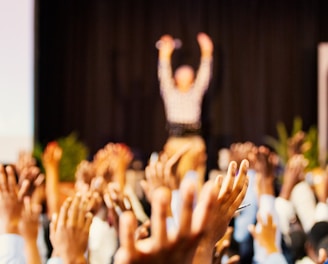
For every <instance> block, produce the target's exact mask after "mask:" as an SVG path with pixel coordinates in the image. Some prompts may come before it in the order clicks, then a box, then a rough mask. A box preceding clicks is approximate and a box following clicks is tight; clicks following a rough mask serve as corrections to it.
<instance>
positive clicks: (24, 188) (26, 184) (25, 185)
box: [17, 179, 31, 200]
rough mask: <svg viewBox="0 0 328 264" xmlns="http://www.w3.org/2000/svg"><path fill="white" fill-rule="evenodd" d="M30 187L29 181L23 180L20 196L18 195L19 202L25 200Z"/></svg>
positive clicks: (19, 191)
mask: <svg viewBox="0 0 328 264" xmlns="http://www.w3.org/2000/svg"><path fill="white" fill-rule="evenodd" d="M30 185H31V183H30V181H29V180H27V179H24V180H23V182H22V184H21V187H20V188H19V190H18V194H17V197H18V200H22V199H23V197H24V196H25V195H26V194H27V192H28V190H29V188H30Z"/></svg>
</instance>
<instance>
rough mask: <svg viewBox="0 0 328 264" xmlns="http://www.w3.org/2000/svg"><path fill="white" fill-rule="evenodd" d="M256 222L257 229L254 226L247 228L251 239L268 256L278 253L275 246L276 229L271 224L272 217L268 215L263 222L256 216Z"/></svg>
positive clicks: (272, 223) (273, 224)
mask: <svg viewBox="0 0 328 264" xmlns="http://www.w3.org/2000/svg"><path fill="white" fill-rule="evenodd" d="M257 221H258V223H257V226H259V228H256V227H255V226H254V225H250V226H249V232H250V233H251V234H252V236H253V238H254V239H255V240H257V242H258V243H259V245H261V246H262V247H263V248H265V250H266V252H267V253H268V254H271V253H275V252H279V249H278V248H277V246H276V229H277V227H276V225H275V223H274V222H273V218H272V215H271V214H269V215H268V217H267V221H266V222H265V221H263V219H262V218H261V217H260V215H259V214H258V216H257Z"/></svg>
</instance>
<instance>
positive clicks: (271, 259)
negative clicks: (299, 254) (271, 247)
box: [263, 253, 287, 264]
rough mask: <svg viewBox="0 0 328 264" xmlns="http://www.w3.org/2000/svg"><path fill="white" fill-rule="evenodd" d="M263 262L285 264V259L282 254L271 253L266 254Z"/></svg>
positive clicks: (266, 263)
mask: <svg viewBox="0 0 328 264" xmlns="http://www.w3.org/2000/svg"><path fill="white" fill-rule="evenodd" d="M263 264H287V261H286V259H285V257H284V255H283V254H281V253H273V254H270V255H268V257H267V258H266V259H265V261H264V262H263Z"/></svg>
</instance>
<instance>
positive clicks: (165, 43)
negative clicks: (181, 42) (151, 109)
mask: <svg viewBox="0 0 328 264" xmlns="http://www.w3.org/2000/svg"><path fill="white" fill-rule="evenodd" d="M157 43H158V79H159V82H160V88H161V90H163V89H167V88H169V87H172V86H173V85H174V81H173V74H172V67H171V57H172V53H173V51H174V47H175V46H174V40H173V38H172V36H170V35H163V36H162V37H161V38H160V40H159V41H158V42H157Z"/></svg>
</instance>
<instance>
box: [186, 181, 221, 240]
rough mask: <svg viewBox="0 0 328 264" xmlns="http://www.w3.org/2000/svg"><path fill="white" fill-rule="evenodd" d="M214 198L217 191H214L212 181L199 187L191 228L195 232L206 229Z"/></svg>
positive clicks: (198, 232)
mask: <svg viewBox="0 0 328 264" xmlns="http://www.w3.org/2000/svg"><path fill="white" fill-rule="evenodd" d="M216 199H217V193H215V192H214V183H213V182H212V181H207V182H206V183H205V184H204V186H203V188H202V189H201V192H200V195H199V199H198V201H199V202H198V203H197V205H196V208H195V210H194V213H193V219H192V230H193V232H195V233H196V234H200V233H202V232H203V231H204V230H205V229H206V227H207V226H206V225H207V222H208V219H209V217H211V212H212V211H213V205H214V203H215V202H216Z"/></svg>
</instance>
